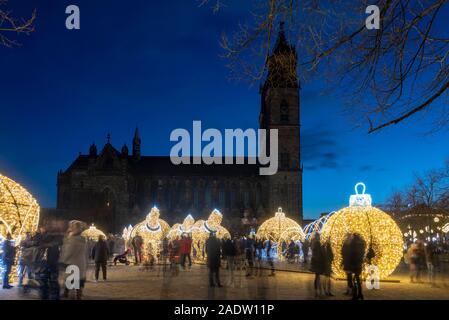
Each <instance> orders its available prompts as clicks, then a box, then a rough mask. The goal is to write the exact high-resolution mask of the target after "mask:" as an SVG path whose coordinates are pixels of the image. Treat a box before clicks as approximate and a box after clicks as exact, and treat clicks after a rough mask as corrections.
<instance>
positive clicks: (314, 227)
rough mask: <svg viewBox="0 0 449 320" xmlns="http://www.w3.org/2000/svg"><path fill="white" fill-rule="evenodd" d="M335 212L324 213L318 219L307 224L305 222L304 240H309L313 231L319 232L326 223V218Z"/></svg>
mask: <svg viewBox="0 0 449 320" xmlns="http://www.w3.org/2000/svg"><path fill="white" fill-rule="evenodd" d="M334 213H335V211H332V212H330V213H328V214H326V215H323V216H322V217H320V218H319V219H317V220H315V221H312V222H311V223H309V224H306V225H305V226H304V233H305V239H306V240H310V239H311V237H312V235H313V233H315V232H318V233H321V231H322V229H323V227H324V225H325V224H326V222H327V220H328V219H329V217H330V216H331V215H333V214H334Z"/></svg>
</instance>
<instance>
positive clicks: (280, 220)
mask: <svg viewBox="0 0 449 320" xmlns="http://www.w3.org/2000/svg"><path fill="white" fill-rule="evenodd" d="M256 237H257V238H258V239H262V240H268V239H269V240H271V241H273V242H276V243H279V242H282V241H286V242H290V241H291V240H293V241H297V240H299V241H304V239H305V234H304V231H303V230H302V228H301V226H300V225H299V224H298V223H297V222H296V221H294V220H293V219H290V218H287V217H286V216H285V213H284V212H282V208H278V212H276V213H275V215H274V217H273V218H270V219H268V220H266V221H265V222H264V223H262V224H261V225H260V227H259V229H257V233H256Z"/></svg>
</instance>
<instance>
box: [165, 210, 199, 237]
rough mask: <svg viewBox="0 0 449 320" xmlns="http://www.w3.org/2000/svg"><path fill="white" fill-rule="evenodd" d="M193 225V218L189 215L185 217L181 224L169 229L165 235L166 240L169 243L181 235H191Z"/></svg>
mask: <svg viewBox="0 0 449 320" xmlns="http://www.w3.org/2000/svg"><path fill="white" fill-rule="evenodd" d="M194 224H195V219H193V217H192V216H191V215H190V214H189V215H188V216H187V217H185V219H184V221H183V222H182V223H176V224H174V225H173V226H172V227H171V229H170V232H169V233H168V235H167V238H168V240H170V241H171V240H174V239H176V238H179V237H181V236H182V234H183V233H189V234H191V233H192V231H193V225H194Z"/></svg>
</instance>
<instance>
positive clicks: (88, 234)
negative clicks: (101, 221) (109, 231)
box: [81, 223, 106, 241]
mask: <svg viewBox="0 0 449 320" xmlns="http://www.w3.org/2000/svg"><path fill="white" fill-rule="evenodd" d="M81 235H82V236H83V237H85V238H86V239H87V240H91V241H98V238H99V237H100V236H103V237H105V238H106V234H105V233H104V232H103V231H101V230H99V229H97V227H95V225H94V224H93V223H92V225H91V226H90V227H89V228H88V229H86V230H84V231H83V232H82V233H81Z"/></svg>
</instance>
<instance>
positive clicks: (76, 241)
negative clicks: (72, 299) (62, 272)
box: [60, 220, 89, 300]
mask: <svg viewBox="0 0 449 320" xmlns="http://www.w3.org/2000/svg"><path fill="white" fill-rule="evenodd" d="M84 229H85V226H84V224H83V223H82V222H81V221H77V220H72V221H70V223H69V229H68V230H67V231H68V234H67V236H66V237H65V238H64V242H63V245H62V249H61V258H60V262H61V263H62V264H64V265H65V266H76V267H77V268H78V270H79V283H76V284H75V285H76V287H75V294H76V299H77V300H81V299H82V297H83V289H84V284H85V282H86V272H87V264H88V255H89V252H88V247H87V241H86V239H85V238H84V237H83V236H82V235H81V233H82V232H83V231H84ZM77 287H78V288H79V289H76V288H77ZM68 296H69V288H67V285H66V286H65V288H64V297H65V298H68Z"/></svg>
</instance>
